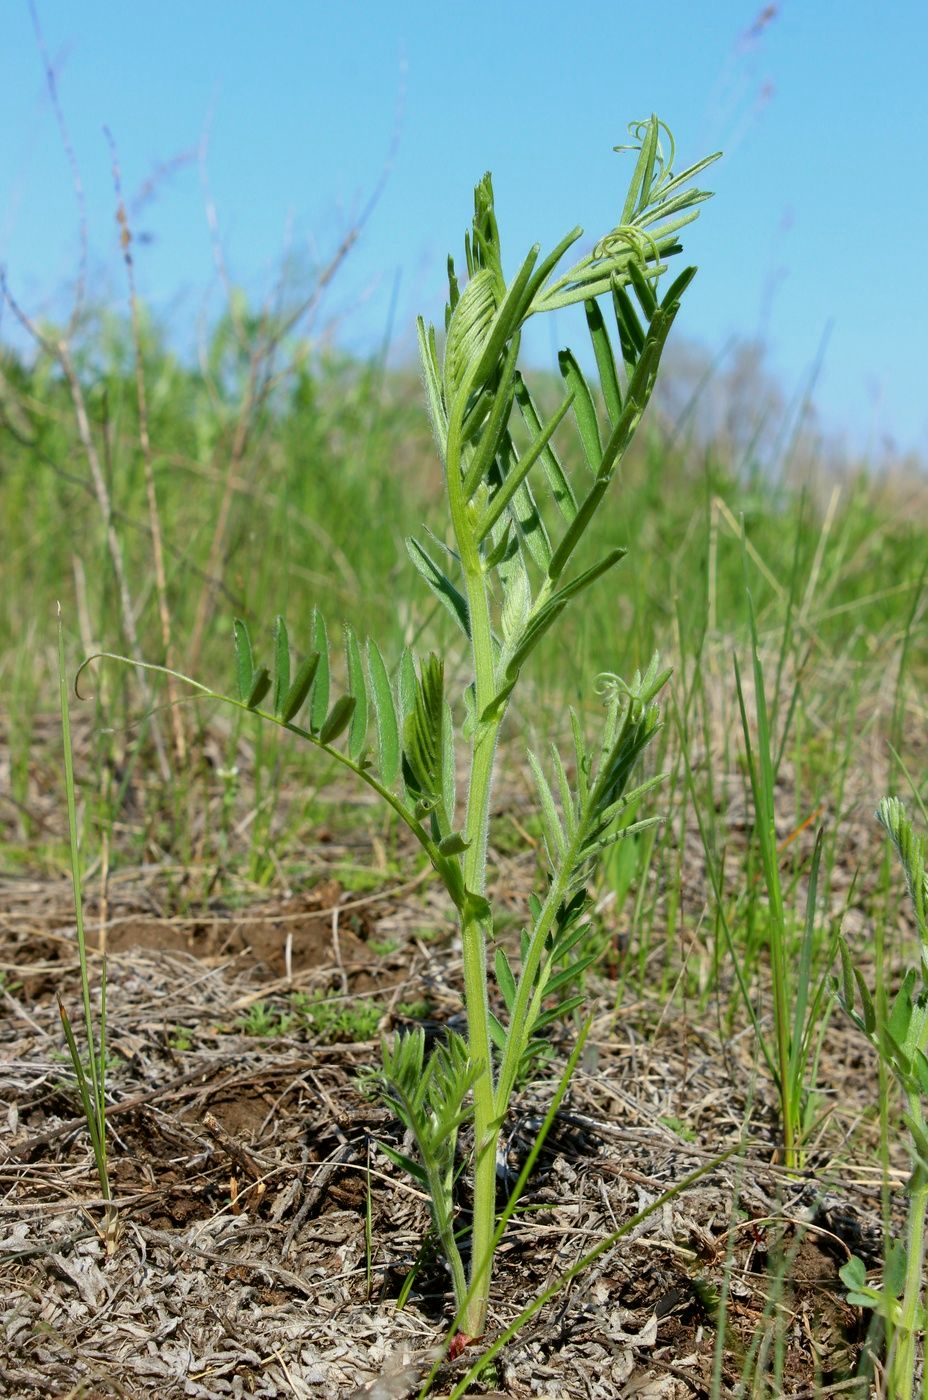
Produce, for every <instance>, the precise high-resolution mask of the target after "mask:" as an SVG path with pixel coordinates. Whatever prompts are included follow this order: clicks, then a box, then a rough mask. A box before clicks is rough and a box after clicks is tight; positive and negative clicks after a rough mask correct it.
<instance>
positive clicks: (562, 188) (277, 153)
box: [0, 0, 928, 457]
mask: <svg viewBox="0 0 928 1400" xmlns="http://www.w3.org/2000/svg"><path fill="white" fill-rule="evenodd" d="M35 4H36V13H37V15H38V19H39V22H40V25H41V29H42V33H43V35H44V40H45V44H46V46H47V50H48V53H49V56H50V58H51V60H52V63H53V67H54V70H55V73H56V75H57V82H58V91H59V95H60V101H61V105H62V108H63V111H64V114H65V118H66V122H67V128H68V132H69V136H70V139H71V141H72V143H73V147H74V151H75V154H76V157H77V161H78V164H79V168H80V172H81V178H82V181H83V183H84V186H85V189H86V199H87V211H88V227H89V236H90V250H91V259H90V266H91V276H92V287H93V289H94V291H95V292H96V293H97V294H98V295H101V296H108V297H110V298H112V297H115V296H118V295H122V289H123V283H122V280H121V278H122V274H121V263H120V261H119V255H118V248H117V242H116V225H115V222H114V217H113V214H114V207H115V204H114V197H113V188H112V177H111V157H110V150H109V147H108V144H107V141H106V138H105V137H104V135H103V127H104V125H106V126H107V127H109V129H110V130H111V131H112V134H113V137H114V139H115V142H116V144H117V148H118V152H119V159H120V163H121V166H122V172H123V185H124V189H125V191H126V194H127V196H128V197H129V200H130V202H132V201H133V200H134V198H135V196H136V195H137V194H138V192H139V191H140V190H142V189H143V187H144V186H145V184H146V182H147V181H148V180H149V179H150V178H151V177H152V176H153V175H155V174H157V178H156V180H155V186H154V193H153V195H152V196H151V197H150V198H148V199H147V200H146V199H144V198H142V199H141V201H140V202H137V203H134V204H132V214H131V217H132V223H133V228H134V231H135V232H136V234H141V235H144V241H142V242H137V245H136V249H135V252H136V264H137V277H138V282H139V289H140V291H141V293H142V295H143V296H145V297H146V298H147V299H149V300H150V301H151V302H152V304H153V305H154V306H155V308H156V309H157V311H158V313H159V315H161V316H162V317H163V318H164V319H165V321H166V322H167V323H168V324H169V326H170V327H171V333H172V335H174V336H175V337H176V339H177V341H178V343H180V344H187V345H188V346H189V345H191V344H193V343H194V341H195V337H196V334H197V327H198V325H200V324H202V323H203V320H204V318H208V316H209V315H210V314H211V313H215V312H216V311H218V309H219V308H220V306H221V295H220V291H219V287H218V284H217V276H216V271H215V267H214V263H213V251H212V246H211V241H210V234H209V229H208V224H207V218H206V213H205V204H206V196H205V193H204V183H203V178H202V172H201V164H200V162H199V160H198V158H197V152H198V151H199V150H201V149H202V148H203V145H204V142H205V143H206V159H205V168H206V170H207V172H208V182H209V193H210V197H211V199H212V201H213V202H214V205H215V209H216V212H217V215H218V219H219V223H220V229H221V242H222V246H223V249H224V251H225V255H226V258H227V262H228V266H229V270H230V272H231V275H232V277H233V279H234V280H235V281H236V282H237V283H239V284H242V285H244V286H245V287H247V288H248V289H249V290H250V291H252V293H254V294H255V295H260V294H261V293H262V292H263V291H265V290H266V289H267V288H268V287H269V286H271V285H272V283H273V279H274V274H275V272H276V270H277V268H278V267H279V266H280V261H281V257H282V253H283V251H284V250H285V248H287V249H289V251H290V254H291V255H292V257H293V258H294V259H295V260H296V261H297V263H305V265H306V266H307V267H310V266H312V265H319V264H321V263H324V262H325V261H326V260H327V258H328V256H329V255H330V254H331V252H332V250H333V249H334V248H335V247H336V246H337V244H338V241H339V239H340V238H341V237H342V236H343V234H344V233H345V231H346V230H347V229H348V228H349V227H350V226H351V223H352V221H353V219H354V218H355V217H356V215H357V214H358V212H359V211H360V210H361V209H363V208H364V207H365V205H366V203H367V201H368V199H369V197H370V195H371V193H372V192H373V191H374V189H375V188H376V187H377V185H378V182H379V181H380V180H381V178H382V176H384V173H385V167H386V166H387V164H388V163H389V169H388V170H387V171H386V178H385V180H384V183H383V188H382V190H381V192H380V195H379V198H378V199H377V202H376V204H375V206H374V208H373V210H372V212H371V214H370V217H369V218H368V220H367V222H366V224H365V226H364V228H363V231H362V234H361V238H360V240H359V243H358V245H357V246H356V248H355V249H354V250H353V251H352V253H351V256H350V258H349V260H348V262H347V263H346V265H345V267H344V268H343V269H342V271H341V272H340V274H339V276H338V278H337V279H336V281H335V282H334V284H333V286H332V288H331V291H330V293H329V295H328V298H327V301H326V303H325V318H335V322H336V327H337V329H336V334H337V336H338V337H339V339H340V340H341V342H342V343H343V344H344V345H345V346H346V347H348V348H350V349H352V350H354V351H358V352H362V353H363V352H365V351H367V350H369V349H370V348H371V347H373V346H375V345H378V344H379V343H381V341H382V340H383V338H384V336H385V335H386V334H387V332H388V329H389V332H390V336H391V343H392V347H393V353H394V354H395V355H401V354H403V353H408V354H409V355H411V354H412V352H413V337H412V326H413V321H414V317H415V315H416V313H417V312H419V311H423V312H425V313H426V314H428V315H430V316H431V317H433V318H435V319H437V318H438V317H439V315H440V312H441V306H442V304H443V299H444V263H445V257H446V255H447V253H448V252H449V251H453V252H454V253H455V254H456V255H458V254H459V253H460V249H461V240H462V234H463V231H464V228H465V227H466V224H467V220H468V217H469V213H470V207H471V191H472V187H473V184H474V183H475V181H476V180H477V179H478V178H479V176H480V175H481V174H482V173H483V171H484V170H486V169H490V170H492V172H493V175H494V182H495V188H496V193H497V206H498V214H499V221H500V226H501V230H502V234H503V238H504V243H505V247H506V248H508V249H509V250H511V253H510V256H511V261H512V263H513V264H514V263H516V261H517V260H519V259H521V256H522V255H523V254H524V252H525V251H527V249H528V247H529V246H530V245H531V244H532V243H533V242H535V241H536V240H540V241H541V242H542V244H543V245H544V244H550V243H553V242H555V241H557V240H558V239H559V238H560V236H561V235H562V234H563V233H564V232H566V231H567V230H568V229H569V228H571V227H572V226H573V225H574V224H577V223H580V224H582V225H583V226H584V228H585V229H586V230H587V232H588V234H589V235H590V237H591V238H595V237H597V236H599V235H601V234H602V233H603V232H605V231H606V230H607V229H608V228H609V227H611V226H612V225H613V224H614V222H615V221H616V218H617V216H618V211H619V208H620V206H621V201H622V196H623V194H624V188H625V182H626V180H627V178H628V173H629V164H628V161H629V158H628V157H620V156H617V155H615V154H613V152H612V147H613V146H614V145H616V144H618V143H620V142H621V141H622V140H623V139H624V138H625V131H626V126H627V123H628V122H629V121H631V120H632V119H634V118H638V117H642V116H645V115H647V114H648V113H650V112H651V111H656V112H657V113H658V115H659V116H661V117H662V118H663V119H664V120H665V121H667V122H668V123H669V125H670V126H671V128H672V129H673V131H674V134H675V135H676V137H677V143H678V156H679V158H678V162H677V164H678V165H679V164H681V163H683V162H687V163H688V162H689V161H691V160H693V159H695V158H697V157H698V156H701V155H703V154H705V153H707V152H708V151H710V150H714V149H717V148H722V149H724V150H725V152H726V154H725V159H724V160H723V161H722V162H720V163H719V165H718V166H716V167H714V169H713V170H712V171H711V172H710V178H708V180H707V183H708V184H709V186H710V188H713V189H714V190H715V191H716V198H715V199H714V200H713V201H712V202H711V203H710V204H709V205H708V206H706V207H705V209H704V212H703V215H702V217H701V219H700V221H699V224H698V225H697V226H696V228H695V229H694V230H692V231H691V232H690V234H689V238H688V244H687V251H688V255H689V256H690V257H691V258H692V259H693V260H694V261H695V262H697V263H698V264H699V267H700V275H699V278H698V279H697V282H696V284H695V285H694V287H693V288H692V290H691V292H690V293H689V294H688V297H687V303H686V305H685V307H684V311H683V313H682V315H681V320H680V322H679V325H680V327H681V329H682V331H683V333H684V334H685V335H687V336H689V337H691V338H693V339H695V340H697V341H700V342H701V343H702V344H703V345H705V346H706V348H707V349H708V350H709V351H710V352H711V353H713V354H716V353H718V352H719V351H721V350H722V348H723V347H724V346H725V345H727V344H728V343H729V341H730V340H731V338H732V337H743V338H750V337H756V336H762V337H763V339H764V340H765V342H766V344H767V345H768V347H769V355H770V364H771V366H772V367H773V368H774V369H775V370H776V372H777V373H778V374H779V376H780V377H781V379H782V382H783V385H784V388H785V389H786V391H787V393H788V394H789V393H791V392H793V391H795V389H796V388H797V386H799V385H800V384H801V383H802V382H803V379H804V378H805V376H807V375H808V373H809V370H810V368H811V366H812V365H813V363H814V361H815V359H816V355H817V353H818V350H819V347H820V346H821V344H822V341H823V337H825V336H826V334H827V335H828V344H827V349H826V354H825V361H824V366H823V369H822V372H821V375H820V377H819V380H818V383H817V389H816V400H817V403H818V405H819V407H820V410H821V414H822V417H823V420H824V423H825V424H826V426H827V427H828V428H829V429H830V430H832V431H833V432H836V433H846V434H847V436H848V438H849V439H850V440H851V441H852V442H853V443H854V444H855V446H857V447H859V448H866V447H868V446H871V447H872V448H873V450H874V451H875V452H876V453H879V452H880V450H881V449H882V447H883V446H884V444H885V443H886V441H887V440H892V441H893V442H894V443H895V444H896V447H897V449H898V450H899V451H907V450H915V451H918V452H920V453H921V454H922V455H924V456H926V457H928V396H926V372H925V362H926V339H928V295H926V292H925V288H924V283H923V281H922V280H921V276H920V274H919V272H918V266H919V259H920V258H921V257H922V256H923V253H922V248H923V244H924V238H925V229H926V226H928V181H926V177H925V170H924V160H925V153H926V150H925V148H926V139H925V138H926V135H928V99H926V96H925V93H926V90H928V89H926V82H925V76H924V67H925V60H926V58H928V6H926V5H925V4H924V0H897V3H896V4H894V5H893V6H887V7H883V8H882V9H881V8H879V7H876V6H874V5H873V4H872V3H869V0H868V3H863V0H844V3H838V2H837V0H782V3H780V4H776V5H774V4H770V5H764V4H762V3H761V0H714V3H712V4H711V5H704V6H696V5H694V4H693V3H692V0H689V3H684V0H664V3H663V4H661V5H659V6H648V5H641V4H635V5H632V4H629V3H617V0H612V3H600V2H599V0H588V3H586V4H585V5H582V6H556V5H554V4H552V3H549V0H536V3H534V4H532V5H523V4H512V3H510V4H506V3H505V0H496V3H488V0H471V3H470V4H468V5H466V6H465V5H451V4H444V5H443V4H440V3H435V0H432V3H423V2H422V0H408V3H395V4H390V5H380V4H376V3H370V2H369V3H360V0H341V3H330V4H317V3H313V0H299V2H298V0H288V2H287V3H285V2H284V0H261V3H260V4H259V3H256V0H195V2H194V3H190V0H185V3H181V0H161V3H159V4H157V5H155V4H152V3H148V4H144V3H140V0H129V3H124V4H121V5H116V4H115V3H112V0H109V3H103V0H80V3H78V4H75V3H73V0H35ZM0 123H2V130H3V133H4V139H3V142H2V146H0V262H2V263H3V264H4V265H5V267H6V271H7V276H8V278H9V282H10V285H11V288H12V289H13V290H14V292H15V294H16V295H17V297H18V298H19V299H20V300H21V301H22V303H23V304H24V305H25V306H26V307H27V308H28V309H29V310H30V311H32V312H34V313H38V314H42V313H54V311H55V309H56V308H60V307H61V306H62V305H63V304H64V303H63V302H62V300H61V292H62V288H64V287H65V286H66V285H67V283H68V282H69V280H70V279H72V278H73V274H74V270H75V267H76V265H77V253H78V246H79V241H78V220H77V215H76V209H75V199H74V192H73V187H72V182H71V177H70V174H69V169H68V163H67V160H66V157H65V154H64V152H63V149H62V143H61V139H60V136H59V134H58V131H57V128H56V123H55V117H54V112H53V110H52V107H51V104H50V102H49V98H48V94H47V90H46V85H45V81H44V77H43V69H42V60H41V56H40V52H39V48H38V45H37V40H36V36H35V30H34V26H33V21H32V16H31V13H30V7H29V3H28V0H6V4H5V6H4V25H3V45H2V52H0ZM158 172H160V173H158ZM391 308H392V319H391ZM8 331H9V313H8V312H7V313H5V320H4V323H3V326H2V328H0V334H2V333H8ZM547 348H549V347H546V346H545V345H538V344H535V345H534V346H533V347H532V349H533V353H534V354H536V355H542V356H543V355H544V354H545V353H546V349H547Z"/></svg>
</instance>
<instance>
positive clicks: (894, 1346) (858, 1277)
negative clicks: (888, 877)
mask: <svg viewBox="0 0 928 1400" xmlns="http://www.w3.org/2000/svg"><path fill="white" fill-rule="evenodd" d="M877 819H878V821H879V822H880V823H881V825H882V826H883V827H885V829H886V831H887V832H888V834H889V837H890V839H891V841H892V843H893V845H894V846H895V848H896V851H897V854H898V856H899V859H900V861H901V863H902V869H903V874H904V876H905V882H906V887H907V889H908V892H909V898H910V900H911V902H912V908H913V910H914V912H915V925H916V929H917V932H918V938H919V942H920V945H921V948H920V957H919V962H918V966H917V967H910V968H909V970H908V971H907V972H906V974H905V976H904V977H903V979H902V985H901V986H900V988H899V990H898V992H897V993H896V995H895V997H894V999H893V1003H892V1006H891V1007H890V1008H889V1009H888V1010H887V1008H886V1006H885V1004H884V1001H883V998H882V997H881V996H879V995H877V996H874V995H873V994H871V992H870V991H869V989H868V987H867V984H866V982H865V981H864V978H863V975H862V974H861V972H860V969H859V968H857V967H855V965H854V963H853V961H852V959H851V954H850V951H849V949H848V946H847V943H846V942H845V941H844V940H843V939H842V941H841V944H840V948H841V965H842V981H841V987H840V990H839V999H840V1002H841V1005H842V1006H843V1007H844V1009H845V1011H846V1012H847V1014H848V1015H849V1016H850V1017H851V1019H852V1021H853V1022H854V1024H855V1025H856V1026H857V1027H859V1029H860V1030H862V1031H863V1033H864V1035H865V1036H866V1037H867V1039H868V1040H869V1041H870V1043H871V1045H873V1046H874V1048H875V1049H876V1052H877V1054H878V1055H879V1056H880V1058H881V1060H882V1061H883V1063H884V1065H885V1066H886V1068H887V1069H888V1070H889V1071H890V1072H891V1074H892V1075H893V1077H894V1078H895V1080H896V1082H897V1083H898V1084H899V1086H900V1088H901V1089H902V1093H903V1096H904V1099H905V1104H906V1111H905V1112H904V1113H903V1115H902V1117H903V1122H904V1123H905V1125H906V1128H907V1129H908V1132H909V1148H910V1151H911V1155H912V1162H913V1167H912V1175H911V1177H910V1178H909V1183H908V1194H909V1211H908V1228H907V1231H906V1241H905V1245H904V1247H900V1244H899V1242H897V1243H896V1244H895V1245H893V1246H890V1247H889V1249H888V1250H887V1254H886V1267H885V1269H884V1273H883V1284H882V1287H881V1288H876V1287H872V1286H870V1285H868V1283H867V1271H866V1268H865V1266H864V1263H863V1261H862V1260H861V1259H858V1258H857V1257H856V1256H853V1257H852V1258H851V1259H850V1260H849V1261H848V1262H847V1264H845V1265H844V1267H843V1268H842V1270H841V1279H842V1281H843V1282H844V1283H845V1285H846V1286H847V1288H848V1290H849V1292H848V1298H849V1301H850V1302H852V1303H855V1304H856V1305H857V1306H858V1307H864V1308H872V1309H873V1311H874V1312H875V1313H876V1314H877V1315H878V1316H879V1317H881V1318H882V1319H883V1322H884V1324H885V1326H886V1334H887V1342H888V1354H887V1391H886V1394H887V1397H888V1400H910V1397H911V1396H912V1395H913V1394H914V1390H913V1387H914V1382H915V1359H916V1357H915V1351H916V1340H917V1338H918V1336H919V1335H921V1336H922V1337H924V1335H925V1333H926V1330H928V1300H926V1298H925V1296H924V1289H925V1278H924V1263H925V1218H926V1215H928V873H926V860H928V851H926V842H925V838H924V837H923V836H919V835H918V833H917V832H916V831H915V829H914V827H913V826H912V822H911V820H910V818H909V816H908V814H907V813H906V810H905V806H904V805H903V803H902V802H900V800H899V799H898V798H897V797H884V798H883V800H882V802H881V803H880V805H879V808H878V809H877ZM858 1007H859V1009H858ZM921 1393H922V1395H923V1396H925V1395H928V1370H926V1372H925V1376H924V1379H923V1385H922V1391H921Z"/></svg>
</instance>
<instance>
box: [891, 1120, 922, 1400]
mask: <svg viewBox="0 0 928 1400" xmlns="http://www.w3.org/2000/svg"><path fill="white" fill-rule="evenodd" d="M913 1100H914V1096H912V1095H910V1111H911V1112H912V1113H914V1114H917V1115H918V1117H919V1118H920V1117H921V1114H920V1112H919V1104H918V1102H917V1100H915V1101H913ZM916 1172H917V1174H918V1176H919V1184H918V1186H916V1187H915V1188H914V1189H913V1190H912V1195H911V1198H910V1200H909V1229H908V1240H907V1241H906V1262H905V1284H904V1287H903V1290H902V1311H901V1314H900V1317H899V1322H898V1324H897V1326H896V1327H895V1328H894V1331H893V1339H892V1359H891V1361H890V1368H889V1395H890V1397H891V1400H897V1397H898V1400H903V1397H905V1400H908V1397H909V1396H911V1395H913V1394H914V1384H915V1338H916V1336H917V1335H918V1333H919V1332H923V1331H924V1328H925V1313H924V1310H923V1308H922V1298H921V1295H922V1287H923V1284H924V1278H923V1268H924V1262H925V1216H926V1214H928V1181H923V1180H922V1179H921V1178H922V1176H923V1172H922V1169H921V1167H920V1166H919V1167H917V1168H916Z"/></svg>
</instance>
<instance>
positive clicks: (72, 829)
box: [58, 607, 118, 1254]
mask: <svg viewBox="0 0 928 1400" xmlns="http://www.w3.org/2000/svg"><path fill="white" fill-rule="evenodd" d="M58 688H59V696H60V700H61V734H62V742H63V746H64V778H65V796H66V800H67V807H68V832H69V836H70V851H71V881H72V885H73V890H74V922H75V926H76V929H77V956H78V962H79V963H80V974H81V1000H82V1003H83V1010H84V1034H85V1037H86V1040H87V1054H86V1059H85V1058H84V1057H83V1056H82V1055H81V1052H80V1050H79V1048H78V1044H77V1039H76V1037H75V1035H74V1030H73V1028H72V1025H71V1018H70V1016H69V1015H68V1011H67V1008H66V1007H65V1004H64V1002H63V1001H62V1000H61V997H60V996H59V998H58V1011H59V1013H60V1016H61V1026H62V1029H63V1031H64V1037H65V1041H66V1042H67V1046H68V1056H69V1058H70V1061H71V1065H72V1067H73V1069H74V1075H75V1078H76V1079H77V1087H78V1090H79V1092H80V1096H81V1107H82V1109H83V1112H84V1120H85V1122H86V1124H87V1132H88V1133H89V1135H90V1145H91V1148H92V1149H93V1158H94V1164H95V1166H96V1169H97V1179H98V1181H99V1183H100V1194H101V1196H102V1197H103V1200H104V1201H105V1202H106V1206H105V1209H104V1226H103V1238H104V1241H105V1243H106V1252H107V1254H112V1253H114V1251H115V1249H116V1243H117V1236H118V1216H117V1213H116V1210H115V1208H114V1207H113V1206H112V1205H111V1204H110V1201H111V1199H112V1193H111V1190H110V1174H109V1164H108V1161H107V1144H106V960H105V959H104V961H103V964H102V970H101V975H100V1014H99V1018H98V1022H97V1027H96V1030H95V1028H94V1014H93V1006H92V1004H91V996H90V969H89V966H88V963H87V940H86V938H85V936H84V897H83V891H82V888H81V861H80V850H79V845H78V835H77V804H76V803H75V800H74V759H73V754H72V750H71V718H70V712H69V707H68V686H67V679H66V671H65V664H64V630H63V628H62V624H61V608H60V607H59V609H58Z"/></svg>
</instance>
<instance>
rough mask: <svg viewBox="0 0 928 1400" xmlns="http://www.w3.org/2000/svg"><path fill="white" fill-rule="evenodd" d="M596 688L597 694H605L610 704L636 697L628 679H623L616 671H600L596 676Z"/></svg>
mask: <svg viewBox="0 0 928 1400" xmlns="http://www.w3.org/2000/svg"><path fill="white" fill-rule="evenodd" d="M594 690H595V691H596V694H597V695H605V697H606V699H607V701H608V702H609V703H610V704H616V703H618V702H619V701H621V700H633V699H634V698H635V692H634V690H633V689H632V687H631V686H630V685H629V684H628V682H627V681H623V679H622V677H621V676H617V675H616V674H615V672H614V671H600V673H599V675H598V676H597V677H596V681H595V684H594Z"/></svg>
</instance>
